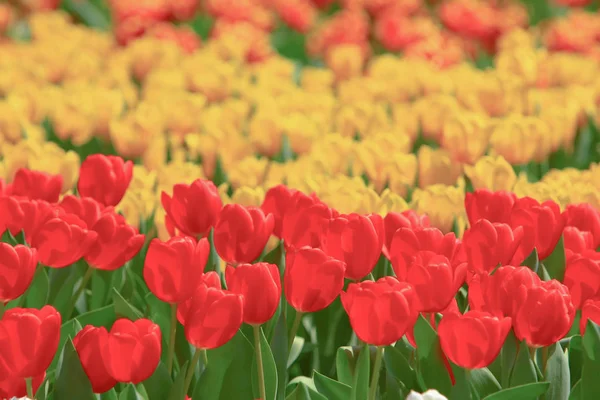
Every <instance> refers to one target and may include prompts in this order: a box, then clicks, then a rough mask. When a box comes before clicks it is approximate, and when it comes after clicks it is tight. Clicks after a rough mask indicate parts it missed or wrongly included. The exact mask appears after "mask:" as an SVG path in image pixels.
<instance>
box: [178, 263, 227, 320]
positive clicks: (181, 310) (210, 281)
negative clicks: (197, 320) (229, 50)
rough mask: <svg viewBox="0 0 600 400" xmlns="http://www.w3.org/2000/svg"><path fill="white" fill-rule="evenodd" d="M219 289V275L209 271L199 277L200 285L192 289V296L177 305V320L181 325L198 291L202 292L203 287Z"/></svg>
mask: <svg viewBox="0 0 600 400" xmlns="http://www.w3.org/2000/svg"><path fill="white" fill-rule="evenodd" d="M204 286H206V287H209V288H215V289H221V278H219V274H218V273H216V272H215V271H210V272H207V273H205V274H202V276H201V277H200V283H198V285H196V287H195V288H194V292H193V293H192V295H191V296H190V297H189V298H187V299H185V300H184V301H182V302H180V303H179V304H177V320H178V321H179V322H180V323H181V325H185V318H186V316H187V314H188V311H189V310H190V307H191V306H192V302H193V299H194V296H195V295H196V293H197V292H198V291H200V290H203V287H204Z"/></svg>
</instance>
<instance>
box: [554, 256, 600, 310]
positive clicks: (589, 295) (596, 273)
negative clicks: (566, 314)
mask: <svg viewBox="0 0 600 400" xmlns="http://www.w3.org/2000/svg"><path fill="white" fill-rule="evenodd" d="M563 283H564V284H565V286H566V287H568V288H569V293H570V294H571V299H572V301H573V305H574V306H575V308H576V309H580V308H581V307H582V306H583V303H584V302H585V301H586V300H588V299H594V298H598V296H600V253H596V252H595V251H593V250H586V251H585V252H584V253H582V254H576V253H570V254H569V255H568V257H567V268H566V270H565V277H564V279H563Z"/></svg>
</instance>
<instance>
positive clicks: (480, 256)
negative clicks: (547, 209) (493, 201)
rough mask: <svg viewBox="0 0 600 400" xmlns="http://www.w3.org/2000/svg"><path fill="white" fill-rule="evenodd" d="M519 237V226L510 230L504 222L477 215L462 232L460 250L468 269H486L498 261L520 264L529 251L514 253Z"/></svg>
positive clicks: (484, 270)
mask: <svg viewBox="0 0 600 400" xmlns="http://www.w3.org/2000/svg"><path fill="white" fill-rule="evenodd" d="M522 239H523V228H521V227H518V228H516V229H515V230H514V231H513V229H511V227H510V226H509V225H507V224H501V223H491V222H490V221H488V220H486V219H480V220H479V221H477V222H476V223H475V224H473V225H472V226H471V228H469V229H467V231H466V232H465V233H464V236H463V241H462V247H461V251H463V252H464V253H465V257H466V260H467V263H468V266H469V270H471V271H473V272H488V273H489V272H492V271H493V270H494V268H496V267H498V266H499V265H508V264H515V265H521V263H522V262H523V260H525V258H526V257H527V256H528V255H529V254H524V255H523V254H521V253H517V250H518V249H519V246H520V244H521V240H522ZM516 253H517V254H516ZM513 257H514V258H513Z"/></svg>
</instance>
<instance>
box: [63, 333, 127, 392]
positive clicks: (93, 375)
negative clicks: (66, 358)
mask: <svg viewBox="0 0 600 400" xmlns="http://www.w3.org/2000/svg"><path fill="white" fill-rule="evenodd" d="M73 345H74V346H75V350H77V354H78V355H79V360H80V361H81V365H82V367H83V370H84V371H85V374H86V375H87V377H88V379H89V380H90V383H91V384H92V389H93V390H94V393H104V392H106V391H109V390H110V389H112V388H113V387H114V386H115V385H116V384H117V381H116V379H114V378H113V377H111V376H110V375H109V373H108V371H107V370H106V367H105V366H104V363H103V362H102V353H103V352H104V351H105V349H106V347H107V346H108V332H107V331H106V328H104V327H100V328H96V327H95V326H92V325H87V326H86V327H84V328H83V329H82V330H81V331H79V332H78V333H77V335H76V336H75V338H73Z"/></svg>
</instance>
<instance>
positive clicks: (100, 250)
mask: <svg viewBox="0 0 600 400" xmlns="http://www.w3.org/2000/svg"><path fill="white" fill-rule="evenodd" d="M92 230H93V231H94V232H96V233H97V234H98V239H97V240H96V242H95V243H94V245H93V246H92V247H91V249H90V251H89V252H88V254H87V255H86V256H85V260H86V261H87V262H88V263H89V265H90V266H91V267H93V268H97V269H102V270H105V271H113V270H115V269H117V268H120V267H122V266H123V265H124V264H125V263H126V262H127V261H129V260H131V259H132V258H133V257H134V256H135V255H136V254H137V253H138V252H139V251H140V249H141V248H142V246H143V245H144V235H142V234H140V233H138V230H137V229H136V228H134V227H132V226H130V225H128V224H127V222H125V219H124V218H123V217H122V216H121V215H118V214H115V213H106V214H104V215H102V216H101V217H100V219H99V220H98V221H97V222H96V223H95V224H94V225H93V226H92Z"/></svg>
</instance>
